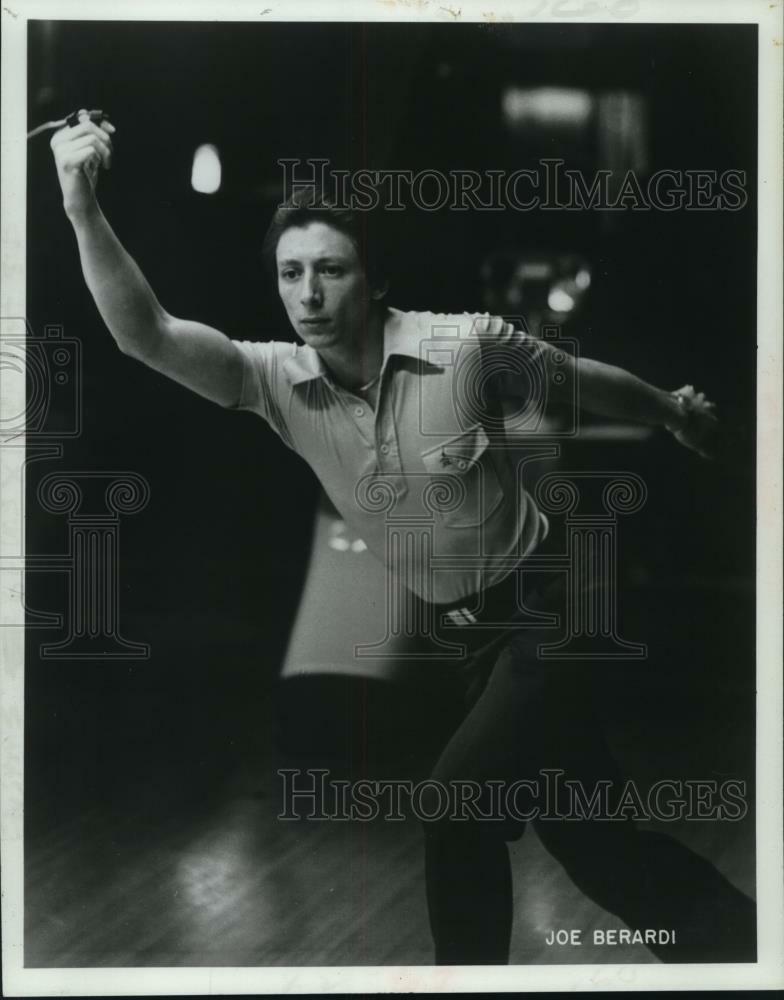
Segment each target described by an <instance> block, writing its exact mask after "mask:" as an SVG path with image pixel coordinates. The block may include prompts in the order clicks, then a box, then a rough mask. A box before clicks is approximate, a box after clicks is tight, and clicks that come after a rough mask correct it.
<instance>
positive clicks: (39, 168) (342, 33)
mask: <svg viewBox="0 0 784 1000" xmlns="http://www.w3.org/2000/svg"><path fill="white" fill-rule="evenodd" d="M29 43H30V47H29V69H28V101H29V126H30V127H31V128H32V127H33V126H35V125H37V124H38V123H39V122H40V121H44V120H46V119H47V118H50V117H60V116H62V115H64V114H66V113H67V112H68V111H70V110H73V109H74V108H77V107H87V108H91V107H100V108H103V109H106V110H108V112H109V113H110V115H111V118H112V121H113V122H114V123H115V125H116V126H117V128H118V131H117V134H116V136H115V138H114V146H115V158H114V165H113V168H112V170H111V172H110V173H108V174H105V175H102V177H101V180H100V192H99V193H100V200H101V204H102V206H103V208H104V211H105V213H106V215H107V216H108V218H109V220H110V222H111V223H112V225H113V226H114V228H115V230H116V232H117V233H118V235H119V236H120V238H121V240H122V241H123V243H124V245H125V246H126V247H127V248H128V250H129V251H130V252H131V253H132V255H133V256H134V257H135V258H136V259H137V261H139V263H140V264H141V266H142V269H143V271H144V273H145V275H146V276H147V278H148V279H149V281H150V283H151V285H152V286H153V288H154V289H155V291H156V293H157V295H158V297H159V299H160V300H161V302H162V303H163V305H164V306H165V307H166V308H167V309H168V310H169V311H170V312H172V313H174V314H178V315H183V316H188V317H192V318H195V319H200V320H203V321H205V322H208V323H211V324H213V325H215V326H217V327H219V328H220V329H222V330H224V331H225V332H226V333H227V334H229V335H230V336H233V337H239V338H248V339H267V338H270V339H290V334H289V331H288V329H287V327H286V322H285V316H284V314H283V311H282V309H281V307H280V305H279V303H278V301H277V296H276V291H275V289H274V287H273V286H272V285H271V284H270V283H269V281H268V279H267V278H266V277H265V275H264V273H263V270H262V267H261V260H260V244H261V237H262V235H263V232H264V229H265V227H266V224H267V221H268V219H269V216H270V214H271V212H272V210H273V209H274V206H275V204H276V202H277V198H278V193H279V188H280V184H281V170H280V168H279V167H278V166H277V164H276V160H277V159H278V158H283V157H300V158H303V159H304V158H305V157H314V156H320V157H326V158H329V159H330V160H331V161H332V163H333V166H334V167H337V168H339V167H345V168H359V167H363V166H369V167H373V168H384V169H390V168H405V169H410V170H414V171H416V170H418V169H423V168H426V167H439V168H443V169H457V168H474V169H478V170H487V169H507V170H512V169H515V168H517V167H521V166H531V165H533V164H532V163H531V162H530V151H528V152H527V151H526V150H525V149H523V148H520V144H519V143H516V142H515V141H514V140H513V139H512V138H510V136H509V134H508V132H507V131H506V130H505V129H504V126H503V121H502V117H501V111H500V108H501V94H502V91H503V89H504V88H505V87H506V86H509V85H511V84H517V85H520V86H527V85H530V86H538V85H545V84H550V85H563V86H575V87H580V88H588V89H591V90H596V91H603V90H615V89H628V90H632V91H634V92H637V93H639V94H641V95H643V97H644V98H645V100H646V102H647V108H648V121H649V150H650V164H649V166H650V170H656V169H661V168H670V169H675V170H687V169H713V170H716V171H719V172H721V171H722V170H726V169H734V170H745V171H746V172H747V177H748V192H749V201H748V204H747V205H746V207H745V208H744V209H743V210H741V211H738V212H716V211H709V212H686V211H676V212H670V213H664V212H657V211H652V212H642V213H637V212H623V213H618V214H617V215H616V218H615V220H614V224H613V226H612V227H608V226H606V225H604V224H603V222H602V218H601V213H597V212H577V213H574V212H572V213H552V212H550V213H517V212H512V211H509V212H505V213H502V214H496V213H492V214H491V213H482V214H477V213H471V212H469V213H438V214H436V215H433V216H430V215H428V216H419V217H417V218H416V219H414V220H413V221H414V223H415V226H414V228H413V229H412V233H413V235H412V237H411V239H410V240H409V243H408V246H407V248H406V249H407V252H406V255H405V258H404V260H403V266H402V269H401V273H400V275H399V277H398V282H397V286H396V288H394V289H393V292H392V294H391V296H390V301H391V303H392V304H393V305H396V306H398V307H399V308H404V309H405V308H427V309H431V310H434V311H439V310H444V311H453V312H455V311H463V310H468V311H471V310H480V309H482V308H483V306H482V302H481V282H480V278H479V270H480V265H481V262H482V260H483V259H484V258H485V257H486V256H487V254H488V253H490V252H491V251H493V250H495V249H498V248H503V247H509V246H514V247H518V248H520V247H522V248H523V249H527V248H530V249H532V250H548V249H549V250H552V249H557V250H568V251H579V252H580V253H581V254H583V255H584V256H585V257H586V258H587V259H588V260H589V261H590V264H591V268H592V271H593V285H592V288H591V291H590V295H589V297H588V300H587V302H586V306H585V309H584V310H583V312H582V313H581V315H580V317H579V319H578V321H577V322H576V323H575V328H574V329H569V330H568V332H569V334H570V335H573V336H578V337H579V338H580V346H581V351H582V352H583V353H584V354H586V355H588V356H595V357H598V358H601V359H602V360H606V361H608V362H611V363H615V364H619V365H622V366H624V367H627V368H629V369H631V370H632V371H634V372H635V373H637V374H638V375H640V376H641V377H643V378H645V379H648V380H649V381H651V382H653V383H655V384H657V385H661V386H663V387H665V388H676V387H678V386H680V385H682V384H684V383H687V382H690V383H694V384H695V385H696V386H697V388H698V389H702V390H704V391H705V392H706V393H707V394H708V395H709V396H710V397H711V398H713V399H715V400H716V402H717V403H718V405H719V407H720V412H721V414H722V416H723V419H724V422H725V427H727V428H729V429H731V430H732V432H733V434H732V447H731V448H730V449H728V459H729V460H728V461H724V462H722V463H718V464H709V463H706V462H702V461H700V460H698V459H697V458H696V456H694V455H693V454H691V453H688V452H687V451H685V450H684V449H679V448H678V447H677V446H676V445H675V444H674V443H673V442H672V440H671V439H670V438H669V436H668V435H666V434H664V433H661V434H656V435H655V436H654V437H653V438H652V439H651V440H650V441H649V442H647V443H646V444H644V445H640V444H639V443H633V444H624V443H614V444H605V445H598V444H596V445H592V446H585V447H583V448H582V450H579V449H578V450H575V451H572V452H567V455H566V457H567V462H566V465H567V467H578V466H583V465H584V466H585V467H600V468H615V469H628V470H631V471H635V472H637V473H638V474H640V475H642V476H643V477H644V478H645V480H646V482H647V484H648V487H649V499H648V503H647V506H646V508H645V509H644V510H643V511H642V512H641V513H640V514H637V515H635V516H634V517H633V518H629V519H628V520H626V521H624V522H623V525H622V530H623V535H622V547H623V551H624V569H623V574H624V575H623V579H624V581H625V583H626V586H627V591H626V593H627V595H628V605H627V612H628V615H629V616H630V621H632V622H633V623H636V633H635V634H634V635H633V636H631V638H634V639H642V640H643V641H645V642H648V643H649V644H650V647H651V662H650V664H649V665H648V669H649V679H650V680H651V685H649V687H648V689H647V690H648V692H649V694H650V691H651V690H655V691H657V692H658V697H657V698H654V700H653V702H652V703H651V702H650V701H649V707H650V705H651V704H653V708H652V709H651V711H652V713H653V717H655V718H658V719H659V720H660V727H659V731H658V733H657V738H662V736H663V737H664V738H665V739H666V732H667V728H666V727H667V726H669V725H670V724H671V723H672V720H673V719H674V718H676V717H678V718H688V717H690V713H695V712H705V711H706V696H709V697H710V699H713V700H712V701H711V702H710V706H709V709H710V711H717V712H718V713H719V715H718V718H719V720H720V721H719V725H720V726H721V727H722V728H721V733H720V735H719V734H718V733H714V734H713V737H714V738H715V739H716V740H717V742H719V743H721V742H722V741H724V742H725V743H727V742H728V741H729V743H730V744H731V745H732V746H733V747H737V748H738V755H737V756H736V758H735V760H736V763H737V764H738V766H741V767H745V768H747V770H746V771H745V772H744V773H741V774H738V773H737V768H736V771H735V772H733V776H740V777H745V778H746V779H747V780H749V781H751V780H752V779H753V773H752V771H751V768H752V767H753V720H754V714H753V693H754V599H753V597H754V595H753V581H754V484H753V472H754V458H753V454H754V451H753V449H754V445H753V441H754V437H753V431H754V409H755V383H754V371H755V363H756V351H755V330H756V315H755V298H756V227H755V217H756V199H755V192H754V189H753V182H754V178H755V176H756V128H757V123H756V100H757V95H756V27H754V26H744V25H680V26H669V25H634V26H633V25H623V26H615V25H612V26H610V25H574V24H569V25H563V26H560V25H538V26H503V27H501V26H498V27H491V26H487V27H485V26H477V25H459V26H448V27H446V26H441V25H435V24H426V25H414V24H409V25H388V24H387V25H372V26H370V25H362V24H332V25H325V24H305V23H301V24H266V25H265V24H207V23H204V24H200V23H178V24H167V23H160V24H154V25H153V24H145V23H108V22H107V23H101V22H92V23H90V22H57V23H56V24H52V23H49V24H44V23H41V22H38V23H36V22H31V26H30V37H29ZM203 142H212V143H214V144H215V145H217V146H218V148H219V149H220V152H221V157H222V162H223V185H222V187H221V189H220V191H219V192H218V193H217V194H216V195H213V196H204V195H199V194H197V193H195V192H194V191H193V190H192V189H191V187H190V169H191V161H192V156H193V151H194V149H195V148H196V146H197V145H199V144H201V143H203ZM549 155H559V149H558V147H557V144H555V143H553V148H552V151H551V152H549ZM567 160H568V158H567ZM571 165H577V166H582V167H583V168H584V169H586V170H588V171H590V170H591V164H590V162H583V163H579V162H578V163H576V164H573V163H572V162H569V161H567V163H566V166H567V167H569V166H571ZM27 213H28V214H27V219H28V222H27V225H28V244H27V246H28V250H27V253H28V289H27V301H28V318H29V321H30V323H31V326H32V328H33V330H34V331H37V332H40V331H41V330H42V329H43V327H44V325H45V324H58V325H62V326H63V328H64V332H65V335H66V336H70V337H76V338H78V339H79V340H80V341H81V343H82V354H83V368H82V372H81V391H82V397H83V405H84V420H83V432H82V434H81V436H80V437H78V438H77V439H74V440H69V441H67V442H66V443H65V450H64V456H63V459H62V460H61V461H59V462H49V463H38V465H37V466H36V467H31V469H30V472H29V482H28V510H27V516H28V536H27V551H28V553H46V552H59V551H63V550H64V547H65V543H66V524H65V519H64V518H58V517H56V516H54V515H51V514H46V513H44V512H43V511H42V510H41V508H40V507H39V506H38V504H37V502H36V500H35V492H34V489H35V486H36V483H37V480H38V479H40V477H41V476H42V475H43V474H45V473H48V472H51V471H56V470H58V469H62V470H75V469H81V470H95V469H114V470H131V471H134V472H137V473H139V474H141V475H143V476H144V477H146V479H147V480H148V481H149V483H150V488H151V500H150V503H149V504H148V506H147V507H146V509H145V510H144V511H142V512H140V513H138V514H136V515H134V516H129V517H126V518H124V519H123V522H122V525H121V587H122V596H121V628H122V632H123V634H124V636H125V637H126V638H128V639H130V640H138V641H145V642H148V643H150V645H151V648H152V657H151V659H150V660H148V661H129V662H87V661H83V662H80V661H73V662H69V661H59V662H58V661H44V660H41V659H40V658H39V656H38V647H39V643H40V642H43V641H55V640H56V639H57V638H60V637H61V636H60V635H59V634H58V635H56V634H54V633H45V632H44V631H42V630H37V629H34V628H31V629H30V630H29V631H28V635H27V671H26V739H27V757H26V761H27V767H26V780H27V822H28V832H29V833H30V834H31V835H35V834H36V833H38V832H40V831H41V830H43V829H45V828H46V827H47V826H48V825H51V824H56V823H59V822H63V821H64V819H65V818H67V817H68V816H72V815H75V814H78V812H79V810H80V809H83V808H85V807H87V806H92V805H94V804H95V803H96V802H98V803H103V802H106V803H112V804H114V805H115V806H118V808H120V809H121V810H122V808H126V809H127V810H128V811H129V814H130V812H132V811H133V805H132V795H133V794H135V793H132V791H131V790H132V789H135V788H137V787H138V786H140V785H143V784H144V783H145V782H147V781H149V780H150V779H151V776H153V775H154V774H156V773H159V771H160V768H161V767H162V766H164V765H163V762H166V767H168V768H169V769H170V771H169V772H167V773H168V774H169V775H170V778H167V786H166V792H165V793H163V792H162V793H161V799H162V801H161V803H159V807H160V808H161V809H163V810H168V811H169V812H170V813H171V814H174V813H177V814H178V815H185V812H184V810H185V808H186V806H187V807H188V808H191V807H192V808H202V807H203V806H204V805H205V803H208V802H209V799H210V796H211V795H213V794H217V792H218V791H219V790H220V788H221V787H222V785H223V782H224V781H225V779H226V775H227V774H230V773H231V772H232V768H234V767H236V766H237V763H238V761H241V760H243V759H247V756H248V754H251V753H252V752H254V750H255V749H256V748H258V746H259V745H260V743H262V742H264V741H265V740H266V739H267V736H268V734H269V732H270V731H271V730H270V721H269V720H270V711H269V705H270V700H271V698H272V692H273V690H274V684H275V679H276V677H277V673H278V671H279V668H280V663H281V660H282V657H283V655H284V651H285V646H286V639H287V636H288V630H289V627H290V624H291V621H292V618H293V615H294V612H295V610H296V606H297V600H298V597H299V593H300V588H301V584H302V580H303V575H304V571H305V566H306V560H307V556H308V550H309V543H310V533H311V524H312V517H313V510H314V506H315V503H316V499H317V495H318V493H317V485H316V483H315V481H314V479H313V477H312V475H311V474H310V471H309V470H308V469H307V468H306V466H305V465H304V463H302V462H301V461H300V460H299V459H298V458H297V457H296V456H295V455H293V454H292V453H291V452H289V451H287V450H286V449H285V448H284V447H283V446H282V445H281V443H280V442H279V440H278V439H277V438H276V437H275V435H274V434H273V433H272V432H271V431H270V430H269V429H268V428H267V427H266V426H265V425H264V424H263V423H262V422H261V421H260V420H258V419H257V418H256V417H253V416H251V415H248V414H241V415H237V414H230V413H226V412H223V411H222V410H220V409H219V408H218V407H216V406H214V405H212V404H209V403H207V402H205V401H203V400H201V399H199V398H198V397H196V396H195V395H192V394H189V393H188V392H187V391H186V390H184V389H182V388H180V387H178V386H176V385H174V384H172V383H169V382H168V381H167V380H166V379H164V378H163V377H161V376H159V375H157V374H155V373H152V372H149V371H147V370H145V369H144V368H143V367H142V366H140V365H138V364H137V363H135V362H133V361H131V360H129V359H128V358H126V357H124V356H122V355H120V353H119V352H118V351H117V350H116V348H115V347H114V344H113V341H112V340H111V338H110V336H109V335H108V333H107V331H106V330H105V328H104V327H103V325H102V323H101V321H100V318H99V316H98V314H97V312H96V309H95V307H94V305H93V303H92V300H91V298H90V296H89V293H88V292H87V290H86V289H85V287H84V284H83V281H82V278H81V272H80V268H79V261H78V255H77V251H76V246H75V240H74V236H73V233H72V231H71V229H70V227H69V225H68V222H67V220H66V219H65V217H64V215H63V213H62V209H61V204H60V193H59V188H58V185H57V180H56V175H55V171H54V167H53V164H52V161H51V154H50V151H49V149H48V147H47V137H45V136H41V137H39V138H37V139H34V140H32V141H31V143H30V146H29V160H28V192H27ZM27 596H28V602H29V604H30V605H31V606H33V607H35V608H38V609H41V610H55V611H56V610H63V608H64V591H63V587H62V581H61V580H60V579H59V578H55V576H47V575H46V574H35V575H31V576H30V579H29V582H28V595H27ZM351 697H353V696H351ZM639 698H640V694H639V691H636V690H635V686H634V685H616V686H614V687H613V688H612V691H611V692H610V693H608V701H607V705H608V714H610V715H612V714H613V713H615V714H616V716H620V715H623V716H624V717H626V718H628V717H629V713H630V712H632V713H633V712H634V705H635V704H636V701H635V699H637V700H639ZM358 704H359V702H356V703H355V702H351V704H350V706H349V708H350V709H351V710H353V708H356V706H357V705H358ZM303 711H305V709H303ZM412 711H413V709H412ZM722 712H724V713H725V714H724V715H721V713H722ZM656 713H658V716H657V715H656ZM425 714H426V713H425ZM407 719H408V722H406V723H404V722H403V721H401V722H400V724H401V725H403V724H410V717H408V716H407ZM397 721H399V720H395V719H392V720H391V722H390V717H389V716H388V717H387V718H386V721H385V724H386V725H388V726H391V728H392V729H393V730H394V726H395V725H397ZM431 725H432V726H433V727H436V723H435V721H432V722H431ZM427 726H428V722H427V718H425V719H424V721H423V722H422V728H423V729H427ZM436 728H437V727H436ZM709 728H710V727H709ZM631 752H632V753H634V752H636V753H637V754H640V755H642V756H644V747H643V746H642V744H638V745H637V746H636V748H633V749H632V751H631ZM171 769H173V770H171ZM178 811H179V812H178Z"/></svg>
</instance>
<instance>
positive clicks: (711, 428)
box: [672, 385, 719, 458]
mask: <svg viewBox="0 0 784 1000" xmlns="http://www.w3.org/2000/svg"><path fill="white" fill-rule="evenodd" d="M673 395H674V396H676V397H679V398H680V399H681V400H682V403H681V405H682V406H683V408H684V412H685V414H686V417H687V419H686V422H685V423H684V425H683V426H682V427H681V428H679V429H674V430H673V432H672V433H673V435H674V437H675V440H676V441H677V442H678V443H679V444H682V445H683V446H684V448H690V449H691V450H692V451H696V452H697V453H698V454H699V455H702V457H703V458H712V457H713V454H714V451H715V449H716V444H717V432H718V428H719V421H718V419H717V418H716V405H715V403H711V402H710V401H709V400H707V399H706V398H705V393H704V392H695V391H694V386H693V385H684V386H682V387H681V388H680V389H677V390H676V391H675V392H674V393H673Z"/></svg>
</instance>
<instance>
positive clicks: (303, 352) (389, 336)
mask: <svg viewBox="0 0 784 1000" xmlns="http://www.w3.org/2000/svg"><path fill="white" fill-rule="evenodd" d="M421 342H422V332H421V330H420V328H419V324H418V322H417V314H416V313H404V312H401V311H400V310H399V309H393V308H391V307H390V308H389V309H388V310H387V317H386V321H385V323H384V362H383V363H384V364H386V360H387V358H388V357H390V355H393V354H403V355H405V356H406V357H409V358H417V359H418V358H419V356H420V344H421ZM283 370H284V371H285V373H286V376H287V378H288V380H289V382H290V383H291V384H292V385H298V384H299V383H300V382H309V381H312V380H313V379H316V378H323V379H325V380H327V381H329V371H328V369H327V366H326V365H325V364H324V362H323V361H322V360H321V356H320V355H319V353H318V351H316V350H314V349H313V348H312V347H310V346H308V345H307V344H295V345H294V352H293V353H292V355H291V357H289V358H287V359H286V360H285V361H284V362H283Z"/></svg>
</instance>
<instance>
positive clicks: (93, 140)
mask: <svg viewBox="0 0 784 1000" xmlns="http://www.w3.org/2000/svg"><path fill="white" fill-rule="evenodd" d="M88 144H91V145H92V146H93V147H94V148H96V149H100V151H101V158H102V159H106V160H111V158H112V140H111V139H110V138H109V137H108V136H107V135H106V134H105V133H104V135H103V137H101V136H98V135H85V136H82V137H81V138H79V139H77V140H75V142H74V143H73V148H74V149H82V148H83V146H85V145H88Z"/></svg>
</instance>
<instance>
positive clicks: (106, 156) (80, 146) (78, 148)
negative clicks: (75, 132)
mask: <svg viewBox="0 0 784 1000" xmlns="http://www.w3.org/2000/svg"><path fill="white" fill-rule="evenodd" d="M85 149H89V150H90V151H91V152H93V153H94V154H95V155H96V156H97V157H98V158H99V159H100V162H101V163H102V164H103V166H104V167H105V168H106V169H107V170H108V169H109V168H110V167H111V150H110V149H109V147H108V146H106V145H105V144H104V143H102V142H101V141H100V139H97V138H96V137H95V136H85V137H84V138H83V139H81V140H80V141H79V142H77V143H76V144H75V145H74V146H73V147H71V149H70V150H69V151H68V152H67V153H66V154H65V155H64V159H63V165H64V166H66V165H67V164H68V162H69V161H70V160H71V159H72V157H71V154H72V153H81V152H82V151H83V150H85Z"/></svg>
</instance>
